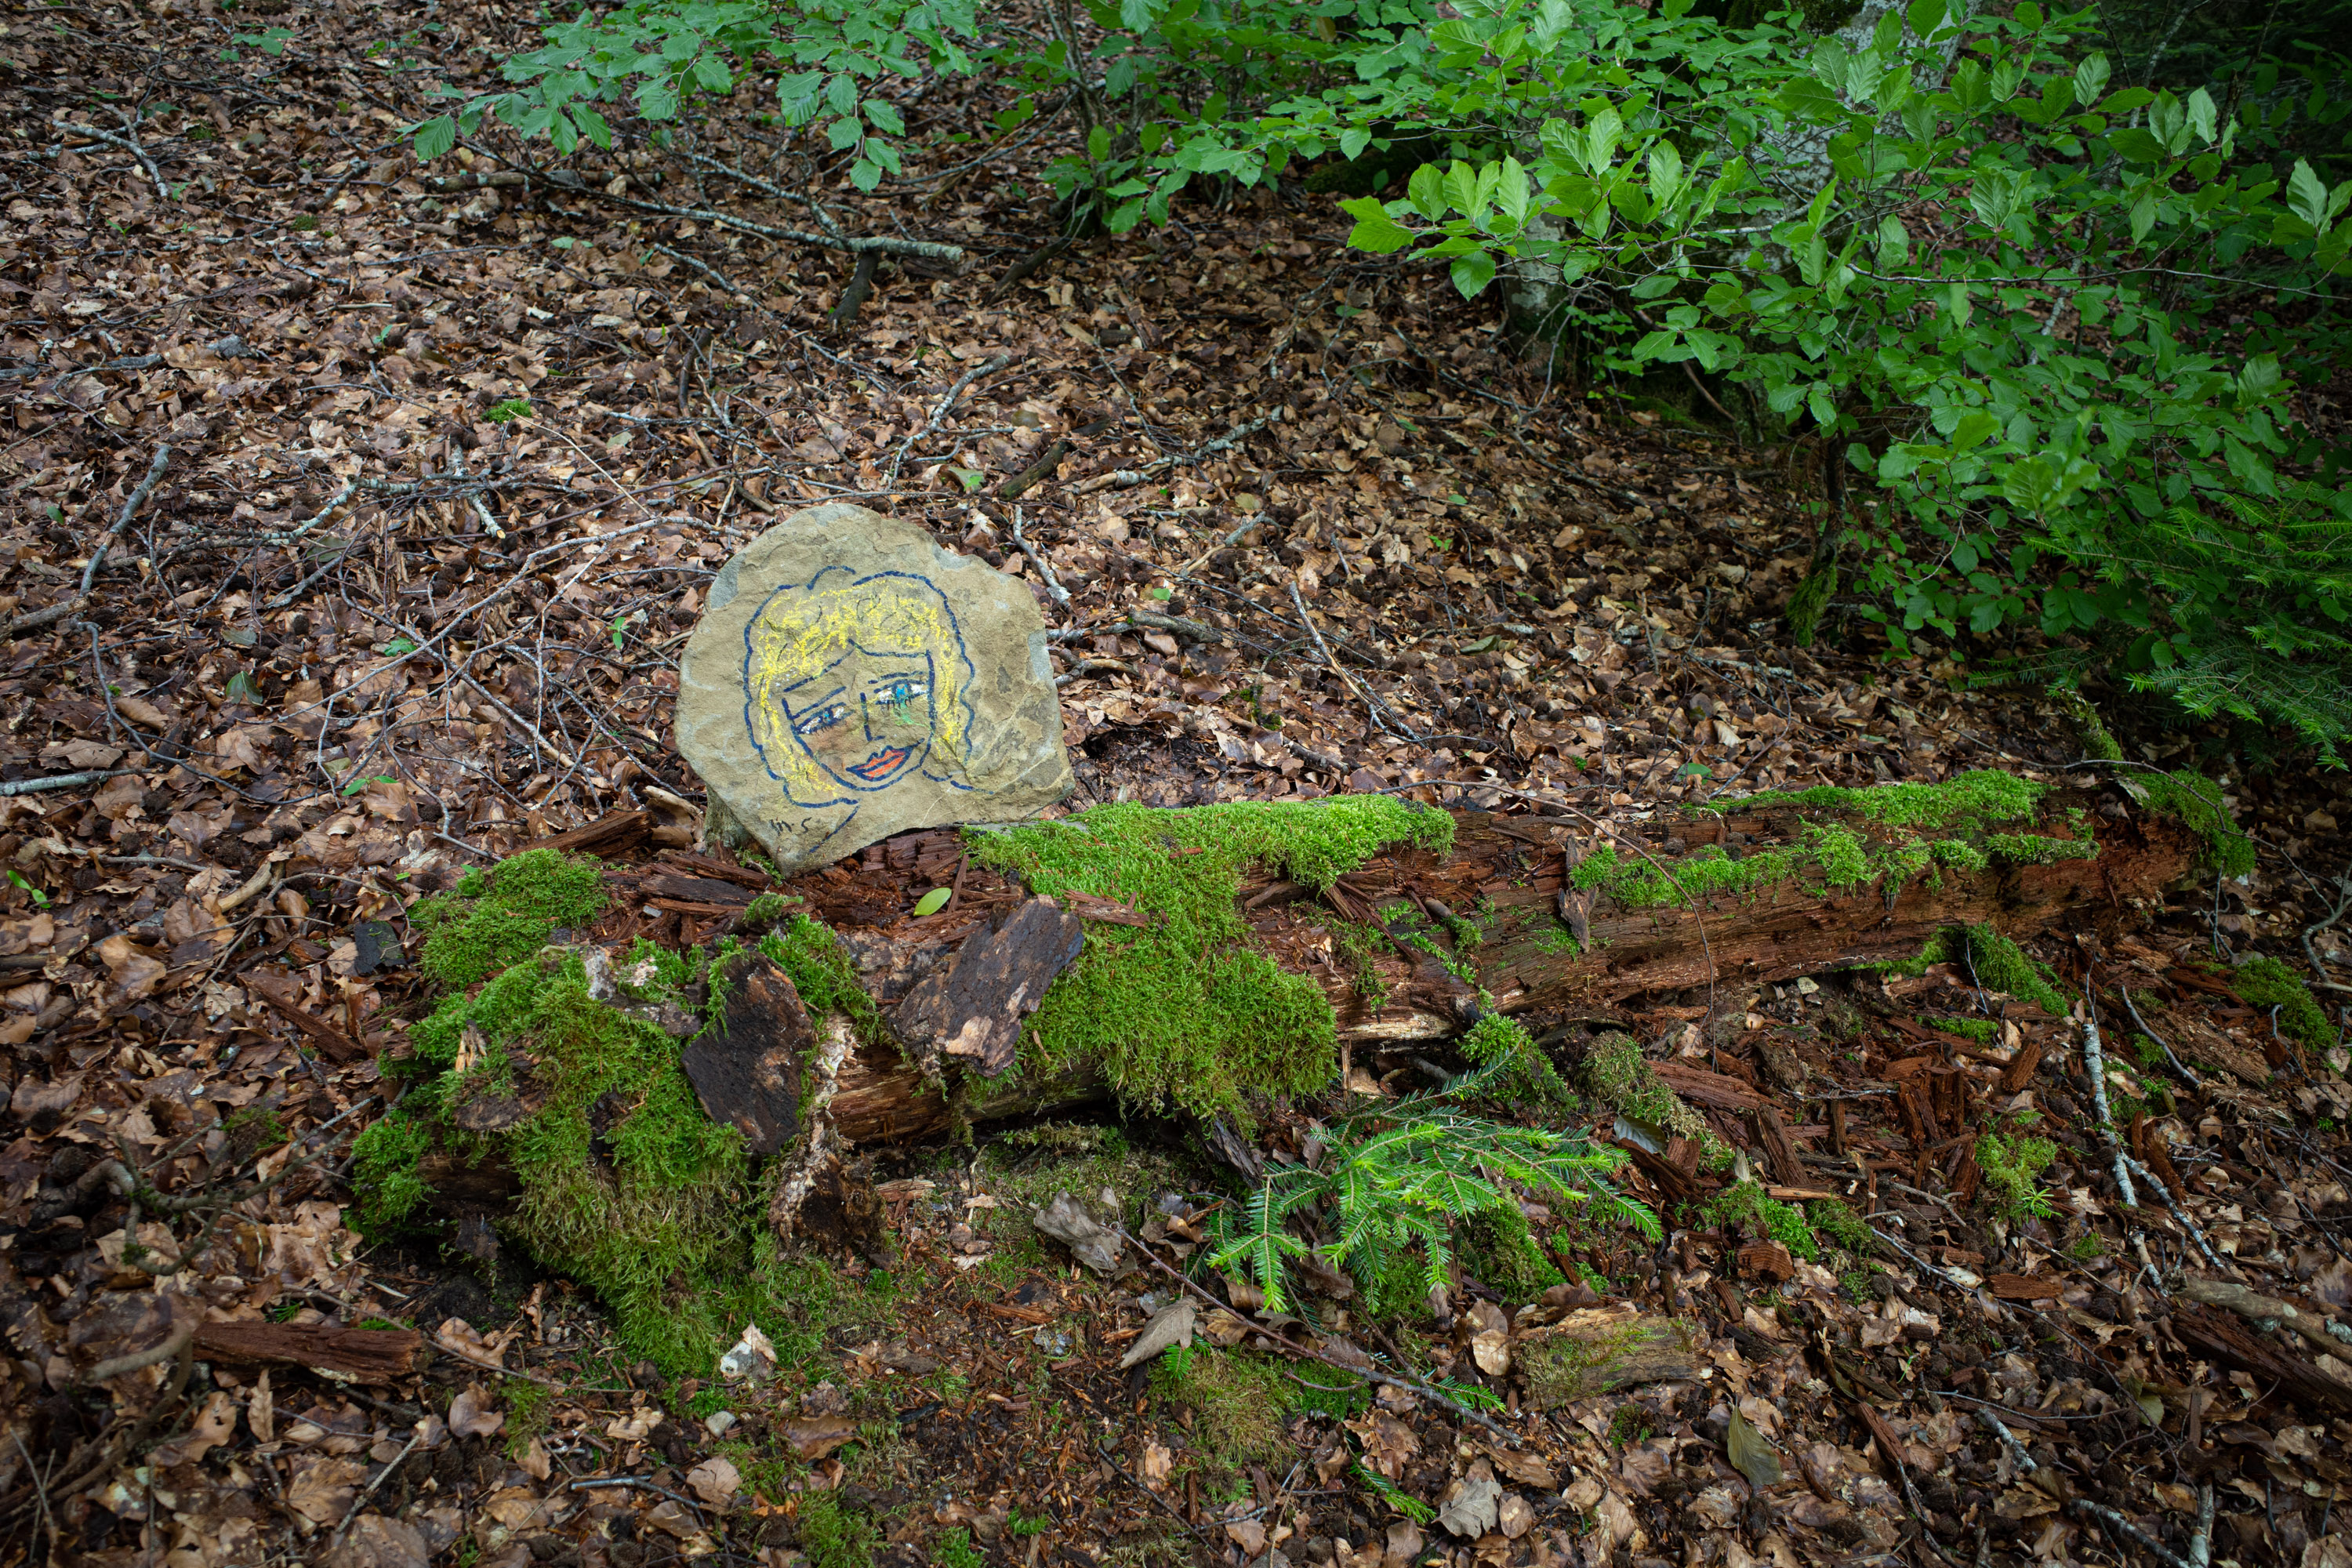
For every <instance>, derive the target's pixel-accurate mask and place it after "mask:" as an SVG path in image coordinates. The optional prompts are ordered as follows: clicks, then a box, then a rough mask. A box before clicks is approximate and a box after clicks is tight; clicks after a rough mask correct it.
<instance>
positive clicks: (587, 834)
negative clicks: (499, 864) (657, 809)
mask: <svg viewBox="0 0 2352 1568" xmlns="http://www.w3.org/2000/svg"><path fill="white" fill-rule="evenodd" d="M652 826H653V817H652V815H651V814H650V813H647V812H643V811H635V810H631V811H608V812H606V813H605V814H604V816H600V817H598V818H597V819H596V820H595V821H593V822H591V823H589V824H587V825H586V826H581V827H574V828H571V829H568V830H567V831H565V832H562V833H551V834H549V835H548V836H547V837H544V838H534V839H532V840H531V841H530V843H528V844H526V845H524V846H523V847H524V848H525V849H561V850H562V851H564V852H565V853H566V854H572V855H623V854H626V853H627V852H628V851H630V850H632V849H635V848H636V847H638V846H639V845H641V844H643V843H644V842H645V841H646V835H647V834H648V833H649V832H651V831H652Z"/></svg>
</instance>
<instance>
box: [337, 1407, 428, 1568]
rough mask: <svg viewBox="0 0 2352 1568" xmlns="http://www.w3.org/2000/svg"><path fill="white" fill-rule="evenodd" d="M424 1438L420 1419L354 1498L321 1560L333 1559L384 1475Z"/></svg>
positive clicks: (399, 1463) (396, 1467) (393, 1468)
mask: <svg viewBox="0 0 2352 1568" xmlns="http://www.w3.org/2000/svg"><path fill="white" fill-rule="evenodd" d="M424 1440H425V1423H423V1422H422V1421H420V1422H418V1423H417V1424H416V1430H415V1431H414V1432H411V1433H410V1434H409V1435H408V1442H407V1443H406V1444H405V1445H404V1447H402V1448H401V1450H400V1452H399V1453H397V1454H394V1456H393V1457H392V1462H391V1463H390V1464H388V1465H386V1466H384V1468H382V1469H380V1470H378V1471H377V1472H376V1473H375V1479H373V1480H372V1481H370V1482H368V1484H367V1485H366V1486H365V1487H363V1488H362V1489H360V1495H359V1496H357V1497H355V1498H353V1499H352V1506H351V1507H350V1508H349V1509H348V1510H345V1511H344V1514H343V1522H342V1523H341V1524H339V1525H337V1526H335V1533H334V1534H333V1535H332V1536H331V1537H329V1538H328V1541H327V1550H326V1551H324V1552H320V1554H319V1560H320V1562H322V1563H323V1562H330V1561H331V1560H332V1559H333V1557H334V1555H335V1548H336V1547H338V1546H341V1544H342V1543H343V1536H344V1535H345V1533H346V1532H348V1531H350V1530H351V1528H352V1521H353V1520H355V1519H357V1518H359V1516H360V1510H361V1509H362V1508H365V1507H366V1506H367V1500H368V1499H370V1498H372V1497H373V1496H375V1489H376V1488H378V1487H380V1486H382V1485H383V1479H384V1477H386V1476H388V1475H390V1474H392V1472H393V1471H394V1470H396V1469H398V1468H400V1465H401V1461H402V1460H404V1459H405V1458H408V1456H409V1455H410V1454H412V1453H414V1452H415V1450H416V1445H417V1444H419V1443H421V1442H423V1441H424Z"/></svg>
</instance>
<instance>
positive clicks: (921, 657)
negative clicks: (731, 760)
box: [772, 643, 938, 791]
mask: <svg viewBox="0 0 2352 1568" xmlns="http://www.w3.org/2000/svg"><path fill="white" fill-rule="evenodd" d="M936 673H937V672H936V671H935V669H934V668H933V667H932V662H931V656H930V655H929V653H926V652H923V651H922V650H920V649H916V650H913V651H911V652H898V651H894V650H892V649H890V648H887V647H882V648H869V647H865V646H863V645H861V644H858V643H851V644H850V645H849V646H848V647H846V648H845V649H844V651H843V652H842V653H841V654H840V656H839V657H838V658H835V659H834V661H833V662H832V663H831V664H828V665H826V666H825V667H824V668H823V669H821V670H819V671H818V672H817V673H816V674H814V675H813V676H810V677H808V678H807V679H803V680H801V681H798V682H796V683H794V684H793V685H791V686H787V687H779V688H776V689H774V691H773V692H772V696H773V698H774V700H775V701H776V702H777V704H778V705H779V706H781V707H782V710H783V711H784V716H785V718H786V719H787V721H789V722H790V723H791V725H792V731H793V738H794V739H795V740H797V741H798V742H800V744H801V747H802V749H803V751H805V752H807V753H808V754H809V757H810V759H811V760H812V761H814V763H816V764H817V765H818V766H819V767H821V768H823V769H824V771H825V772H826V773H829V774H831V775H832V776H833V777H834V778H835V780H837V781H838V782H839V783H841V784H845V785H847V786H848V787H849V788H851V789H854V790H859V791H868V790H877V789H881V788H883V787H884V786H886V785H887V784H891V783H893V782H895V781H896V780H898V779H900V778H903V777H905V776H907V775H908V774H910V773H915V772H917V771H918V770H919V769H920V768H921V766H922V765H923V760H924V758H925V757H926V756H927V755H928V754H929V752H930V749H931V742H932V740H933V738H934V736H935V735H936V734H937V732H938V709H937V706H936V703H935V700H934V696H933V694H934V691H935V690H936V680H935V676H936Z"/></svg>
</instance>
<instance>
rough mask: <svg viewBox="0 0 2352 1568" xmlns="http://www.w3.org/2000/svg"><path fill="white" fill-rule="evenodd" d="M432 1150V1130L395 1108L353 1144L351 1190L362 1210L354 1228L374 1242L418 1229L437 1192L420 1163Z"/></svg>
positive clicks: (354, 1217)
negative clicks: (419, 1216)
mask: <svg viewBox="0 0 2352 1568" xmlns="http://www.w3.org/2000/svg"><path fill="white" fill-rule="evenodd" d="M432 1147H433V1131H432V1129H431V1128H429V1127H427V1126H425V1125H424V1124H423V1123H421V1122H419V1121H415V1120H414V1119H413V1118H412V1116H411V1115H410V1114H409V1113H407V1112H405V1111H400V1110H395V1111H394V1112H393V1113H391V1114H390V1115H388V1116H386V1117H384V1118H383V1121H378V1122H376V1123H375V1124H374V1125H373V1126H371V1127H369V1128H367V1129H366V1130H365V1131H362V1132H361V1133H360V1135H359V1136H358V1137H356V1138H354V1139H352V1191H353V1192H355V1193H357V1194H359V1200H360V1201H359V1206H358V1207H357V1208H355V1209H353V1210H352V1228H353V1229H355V1230H357V1231H358V1232H359V1233H360V1234H361V1235H362V1236H363V1237H367V1238H368V1239H369V1240H371V1241H375V1240H380V1239H382V1238H383V1237H390V1236H398V1235H400V1234H402V1233H404V1232H405V1231H409V1230H412V1229H414V1228H415V1226H416V1217H417V1211H418V1210H419V1209H421V1208H423V1207H424V1206H425V1200H426V1199H427V1198H429V1197H431V1196H432V1195H433V1194H432V1189H431V1188H429V1187H427V1186H426V1185H425V1178H424V1177H423V1176H421V1175H419V1174H417V1170H416V1167H417V1163H418V1162H419V1161H421V1160H423V1159H424V1157H425V1153H426V1152H428V1151H430V1150H431V1149H432Z"/></svg>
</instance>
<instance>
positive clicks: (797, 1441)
mask: <svg viewBox="0 0 2352 1568" xmlns="http://www.w3.org/2000/svg"><path fill="white" fill-rule="evenodd" d="M776 1430H777V1432H778V1434H779V1435H780V1436H782V1438H783V1439H784V1441H785V1442H787V1443H790V1444H791V1445H792V1446H793V1453H795V1454H797V1455H799V1456H800V1457H801V1458H803V1459H822V1458H824V1457H825V1456H826V1455H827V1454H830V1453H832V1452H833V1451H834V1450H835V1448H838V1447H841V1446H842V1445H843V1444H844V1443H847V1442H850V1441H852V1440H853V1439H855V1438H856V1436H857V1423H856V1422H855V1421H852V1420H851V1419H850V1418H849V1417H848V1416H846V1415H810V1416H803V1417H802V1418H801V1419H799V1420H796V1421H786V1422H783V1423H782V1425H780V1426H778V1427H777V1428H776Z"/></svg>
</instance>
